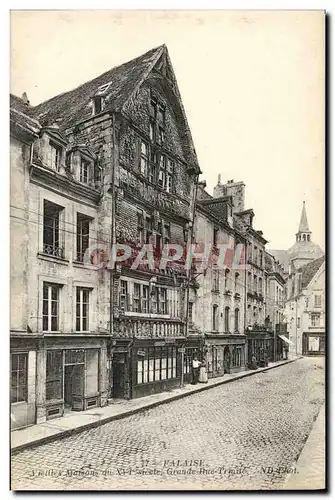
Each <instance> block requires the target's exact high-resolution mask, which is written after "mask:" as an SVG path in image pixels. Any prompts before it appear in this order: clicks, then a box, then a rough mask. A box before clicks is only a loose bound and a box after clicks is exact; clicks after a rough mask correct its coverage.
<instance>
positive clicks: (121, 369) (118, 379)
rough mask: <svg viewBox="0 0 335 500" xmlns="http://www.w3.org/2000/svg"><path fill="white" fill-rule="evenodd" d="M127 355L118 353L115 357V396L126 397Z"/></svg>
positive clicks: (116, 397) (115, 397)
mask: <svg viewBox="0 0 335 500" xmlns="http://www.w3.org/2000/svg"><path fill="white" fill-rule="evenodd" d="M124 358H125V355H122V354H117V355H115V356H114V359H113V398H114V399H123V398H124V376H125V359H124Z"/></svg>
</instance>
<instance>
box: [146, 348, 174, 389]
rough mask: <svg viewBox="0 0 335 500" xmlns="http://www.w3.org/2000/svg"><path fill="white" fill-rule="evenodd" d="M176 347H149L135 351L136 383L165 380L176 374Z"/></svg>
mask: <svg viewBox="0 0 335 500" xmlns="http://www.w3.org/2000/svg"><path fill="white" fill-rule="evenodd" d="M176 354H177V353H176V347H165V346H164V347H158V346H157V347H150V348H141V349H138V351H137V383H138V384H147V383H148V382H154V381H160V380H167V379H172V378H176V376H177V362H176V360H177V356H176Z"/></svg>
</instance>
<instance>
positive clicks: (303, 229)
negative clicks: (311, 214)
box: [299, 202, 310, 233]
mask: <svg viewBox="0 0 335 500" xmlns="http://www.w3.org/2000/svg"><path fill="white" fill-rule="evenodd" d="M309 232H310V231H309V227H308V221H307V214H306V205H305V202H303V205H302V212H301V217H300V225H299V233H309Z"/></svg>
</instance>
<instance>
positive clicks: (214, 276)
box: [212, 269, 220, 292]
mask: <svg viewBox="0 0 335 500" xmlns="http://www.w3.org/2000/svg"><path fill="white" fill-rule="evenodd" d="M212 279H213V285H212V290H213V292H219V291H220V281H219V280H220V275H219V270H218V269H213V274H212Z"/></svg>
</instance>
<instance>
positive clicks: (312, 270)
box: [299, 255, 325, 289]
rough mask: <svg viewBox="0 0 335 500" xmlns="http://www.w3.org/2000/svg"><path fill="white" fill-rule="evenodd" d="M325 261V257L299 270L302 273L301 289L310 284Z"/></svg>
mask: <svg viewBox="0 0 335 500" xmlns="http://www.w3.org/2000/svg"><path fill="white" fill-rule="evenodd" d="M324 261H325V256H324V255H323V256H322V257H320V258H319V259H315V260H313V261H312V262H309V263H308V264H306V265H305V266H303V267H301V268H300V269H299V272H301V287H302V288H303V289H304V288H306V287H307V286H308V285H309V284H310V282H311V281H312V279H313V278H314V276H315V275H316V273H317V272H318V270H319V269H320V267H321V266H322V264H323V263H324Z"/></svg>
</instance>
